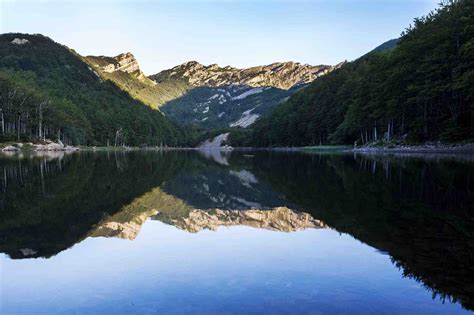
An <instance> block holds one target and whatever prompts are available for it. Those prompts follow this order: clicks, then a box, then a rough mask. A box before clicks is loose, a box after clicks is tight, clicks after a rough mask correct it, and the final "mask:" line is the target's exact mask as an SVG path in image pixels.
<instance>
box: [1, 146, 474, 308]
mask: <svg viewBox="0 0 474 315" xmlns="http://www.w3.org/2000/svg"><path fill="white" fill-rule="evenodd" d="M473 190H474V162H472V160H470V159H469V158H467V159H452V158H435V157H429V158H426V159H421V158H417V157H400V156H397V157H393V156H392V157H390V156H360V155H359V156H354V155H352V154H344V155H342V154H323V155H321V154H303V153H283V152H280V153H279V152H272V153H269V152H233V153H232V154H223V153H220V152H204V153H200V152H189V151H184V152H128V153H125V152H96V153H88V152H81V153H74V154H70V155H64V154H62V153H61V154H56V155H46V156H35V157H29V156H19V155H11V156H5V155H2V156H0V253H1V254H0V313H1V314H71V313H72V314H121V313H123V314H133V313H140V314H143V313H144V314H156V313H158V314H163V313H179V314H182V313H192V314H196V313H202V314H213V313H240V314H241V313H274V314H280V313H283V314H464V313H471V312H472V310H474V281H473V280H472V279H474V195H473Z"/></svg>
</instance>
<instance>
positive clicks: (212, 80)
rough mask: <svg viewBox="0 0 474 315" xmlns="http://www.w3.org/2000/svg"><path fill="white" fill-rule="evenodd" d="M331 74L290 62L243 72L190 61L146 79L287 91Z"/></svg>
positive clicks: (243, 70)
mask: <svg viewBox="0 0 474 315" xmlns="http://www.w3.org/2000/svg"><path fill="white" fill-rule="evenodd" d="M331 70H332V67H331V66H326V65H319V66H311V65H308V64H301V63H298V62H291V61H290V62H276V63H272V64H270V65H265V66H257V67H251V68H246V69H238V68H234V67H231V66H226V67H219V66H218V65H217V64H212V65H209V66H204V65H202V64H200V63H199V62H197V61H190V62H186V63H183V64H181V65H178V66H176V67H174V68H172V69H169V70H164V71H162V72H159V73H157V74H155V75H152V76H150V78H151V79H152V80H154V81H156V82H158V83H159V82H163V81H167V80H170V79H183V80H185V81H186V82H187V83H188V84H189V85H191V86H194V87H203V86H206V87H217V86H225V85H246V86H250V87H264V86H265V87H276V88H279V89H284V90H288V89H290V88H292V87H293V86H295V85H299V84H306V83H310V82H311V81H313V80H314V79H316V78H317V77H319V76H321V75H323V74H326V73H328V72H329V71H331Z"/></svg>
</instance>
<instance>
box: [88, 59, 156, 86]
mask: <svg viewBox="0 0 474 315" xmlns="http://www.w3.org/2000/svg"><path fill="white" fill-rule="evenodd" d="M85 59H86V61H87V62H89V64H91V65H92V66H93V67H95V68H96V69H98V70H99V71H100V72H105V73H109V74H111V73H116V72H118V71H121V72H124V73H128V74H131V75H133V76H134V77H136V78H137V79H139V80H140V81H142V82H143V81H145V82H146V83H148V84H152V85H154V82H153V81H152V80H149V79H148V78H147V77H146V76H145V74H144V73H143V72H142V70H141V69H140V66H139V65H138V61H137V59H136V58H135V56H134V55H133V54H132V53H129V52H127V53H123V54H120V55H117V56H115V57H106V56H87V57H85Z"/></svg>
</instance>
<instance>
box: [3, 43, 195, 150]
mask: <svg viewBox="0 0 474 315" xmlns="http://www.w3.org/2000/svg"><path fill="white" fill-rule="evenodd" d="M0 56H1V58H0V119H1V122H0V124H1V125H0V129H1V130H0V132H1V135H0V141H38V140H42V139H52V140H57V139H60V140H61V141H62V142H63V143H65V144H73V145H79V144H80V145H135V146H138V145H143V146H145V145H146V146H153V145H163V146H180V145H183V144H185V143H189V142H191V140H190V139H189V138H188V133H187V132H186V131H185V130H184V129H183V128H182V127H180V126H178V125H177V124H175V123H174V122H171V121H170V120H168V119H167V118H166V117H165V116H164V115H163V114H162V113H161V112H159V111H157V110H153V109H151V108H149V107H147V106H146V105H144V104H143V103H141V102H139V101H136V100H134V99H132V98H131V97H130V95H128V94H127V93H126V92H124V91H122V90H120V89H119V88H118V87H117V86H116V85H114V84H113V83H112V82H110V81H108V80H103V79H102V78H101V77H100V76H99V75H98V74H97V73H96V72H94V70H93V69H92V68H90V67H89V66H88V65H87V64H86V63H85V62H84V61H83V60H82V59H81V57H80V56H79V55H78V54H76V53H75V52H74V51H73V50H70V49H69V48H67V47H66V46H62V45H60V44H58V43H55V42H54V41H52V40H51V39H49V38H48V37H45V36H42V35H27V34H3V35H1V36H0Z"/></svg>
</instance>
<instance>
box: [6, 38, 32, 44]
mask: <svg viewBox="0 0 474 315" xmlns="http://www.w3.org/2000/svg"><path fill="white" fill-rule="evenodd" d="M29 42H30V41H29V40H27V39H24V38H15V39H13V40H12V41H11V43H12V44H14V45H24V44H28V43H29Z"/></svg>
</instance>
